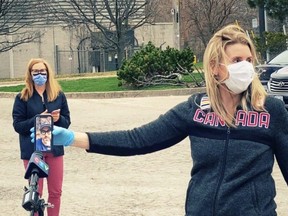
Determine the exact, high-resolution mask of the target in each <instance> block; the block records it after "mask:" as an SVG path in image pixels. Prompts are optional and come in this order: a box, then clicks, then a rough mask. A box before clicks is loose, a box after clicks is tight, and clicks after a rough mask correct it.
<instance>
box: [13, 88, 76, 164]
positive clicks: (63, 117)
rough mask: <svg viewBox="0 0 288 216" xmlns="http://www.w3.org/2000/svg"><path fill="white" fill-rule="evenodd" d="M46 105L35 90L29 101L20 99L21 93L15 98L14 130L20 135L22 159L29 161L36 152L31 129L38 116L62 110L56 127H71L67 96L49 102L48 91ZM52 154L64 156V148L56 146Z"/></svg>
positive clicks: (55, 123) (62, 95)
mask: <svg viewBox="0 0 288 216" xmlns="http://www.w3.org/2000/svg"><path fill="white" fill-rule="evenodd" d="M43 96H44V103H43V102H42V98H41V96H40V95H39V94H38V93H37V91H35V90H34V92H33V95H32V97H31V98H29V99H28V101H23V100H21V99H20V93H19V94H18V95H17V96H16V97H15V101H14V105H13V111H12V117H13V127H14V130H15V131H16V132H17V133H18V134H19V141H20V151H21V159H25V160H29V159H30V157H31V155H32V153H33V152H34V144H33V143H32V142H31V137H30V134H31V132H30V129H31V128H32V127H34V120H35V116H36V115H37V114H40V113H42V112H44V111H45V110H46V109H47V110H48V112H52V111H53V110H56V109H61V111H60V118H59V120H58V121H57V122H54V125H57V126H61V127H64V128H68V127H69V125H70V123H71V122H70V111H69V107H68V103H67V99H66V96H65V94H64V93H63V92H60V94H59V96H58V97H57V98H56V100H54V101H53V102H48V101H47V94H46V91H45V92H44V93H43ZM52 153H53V155H54V156H61V155H64V148H63V146H54V148H53V150H52Z"/></svg>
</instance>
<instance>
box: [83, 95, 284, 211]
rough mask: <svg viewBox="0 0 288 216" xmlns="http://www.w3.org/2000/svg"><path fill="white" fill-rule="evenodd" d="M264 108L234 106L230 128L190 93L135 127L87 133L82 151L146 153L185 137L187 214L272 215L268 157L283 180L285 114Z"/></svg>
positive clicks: (272, 104) (269, 105) (278, 105)
mask: <svg viewBox="0 0 288 216" xmlns="http://www.w3.org/2000/svg"><path fill="white" fill-rule="evenodd" d="M206 98H207V97H206ZM203 99H204V100H203ZM201 101H202V102H203V103H202V102H201ZM202 105H203V106H202ZM265 108H266V110H267V112H257V111H253V110H249V111H247V112H245V111H243V110H241V109H240V108H239V109H238V110H237V112H236V115H235V119H236V121H235V124H236V126H237V127H236V128H232V127H231V128H230V127H227V126H226V125H225V124H224V122H223V121H222V120H221V119H220V118H219V117H218V116H217V115H215V113H214V112H212V111H211V110H210V109H209V106H207V104H205V96H203V95H202V94H196V95H193V96H191V97H190V98H189V99H188V100H187V101H186V102H183V103H180V104H179V105H177V106H175V107H174V108H172V109H170V110H169V111H168V112H166V113H165V114H164V115H161V116H160V117H159V118H158V119H156V120H155V121H152V122H150V123H148V124H145V125H143V126H141V127H138V128H134V129H132V130H128V131H114V132H97V133H96V132H91V133H87V134H88V137H89V141H90V149H89V150H88V152H95V153H100V154H107V155H119V156H130V155H139V154H147V153H151V152H155V151H158V150H161V149H165V148H168V147H170V146H172V145H175V144H177V143H179V142H180V141H181V140H183V139H184V138H186V137H187V136H189V138H190V141H191V156H192V160H193V167H192V172H191V180H190V182H189V186H188V189H187V197H186V206H185V211H186V215H187V216H216V215H217V216H235V215H237V216H241V215H243V216H256V215H257V216H259V215H261V216H266V215H267V216H273V215H276V204H275V201H274V198H275V195H276V190H275V183H274V180H273V178H272V169H273V165H274V156H275V157H276V159H277V162H278V164H279V167H280V169H281V171H282V174H283V176H284V179H285V181H286V182H288V127H287V126H288V113H287V111H286V109H285V108H284V104H283V102H282V101H280V100H278V99H275V98H272V97H268V98H267V99H266V102H265Z"/></svg>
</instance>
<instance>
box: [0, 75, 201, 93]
mask: <svg viewBox="0 0 288 216" xmlns="http://www.w3.org/2000/svg"><path fill="white" fill-rule="evenodd" d="M194 75H195V77H196V79H197V80H199V79H201V76H200V74H198V73H194ZM6 81H7V80H6ZM58 81H59V84H60V85H61V87H62V89H63V91H64V92H107V91H131V90H164V89H175V88H185V87H183V86H169V85H166V86H164V85H160V86H151V87H145V88H139V89H137V88H131V87H125V86H118V83H119V80H118V79H117V77H116V76H113V77H95V78H94V77H92V78H87V77H85V76H83V77H82V78H81V77H79V79H78V77H77V78H74V79H59V80H58ZM184 81H185V82H186V83H192V82H193V79H192V78H191V76H184ZM23 87H24V85H15V86H2V87H0V92H20V91H21V90H22V89H23Z"/></svg>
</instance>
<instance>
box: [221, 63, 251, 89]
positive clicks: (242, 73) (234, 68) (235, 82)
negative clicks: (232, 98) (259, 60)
mask: <svg viewBox="0 0 288 216" xmlns="http://www.w3.org/2000/svg"><path fill="white" fill-rule="evenodd" d="M227 69H228V73H229V77H228V79H226V80H224V81H223V83H225V85H226V86H227V88H228V89H230V90H231V91H232V92H233V93H235V94H240V93H242V92H244V91H246V90H247V88H248V86H249V85H250V84H251V82H252V80H253V78H254V75H255V71H254V66H253V64H251V63H250V62H247V61H241V62H237V63H234V64H230V65H228V66H227Z"/></svg>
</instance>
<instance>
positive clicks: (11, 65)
mask: <svg viewBox="0 0 288 216" xmlns="http://www.w3.org/2000/svg"><path fill="white" fill-rule="evenodd" d="M38 30H39V31H40V32H41V34H43V35H42V36H41V38H40V39H39V40H37V41H34V42H31V43H28V44H22V45H19V46H17V47H15V48H13V49H12V50H10V51H7V52H5V53H0V62H1V63H2V64H0V78H19V77H24V74H25V69H26V66H27V63H28V62H29V60H30V59H31V58H38V57H40V58H44V59H46V60H47V61H48V62H49V63H50V64H51V66H52V68H54V70H55V71H56V72H57V73H58V74H71V73H77V72H78V58H77V46H78V44H79V41H80V39H79V38H78V37H77V33H76V32H74V31H72V30H68V29H64V28H63V27H61V26H50V27H39V28H38ZM174 35H175V34H174V28H173V23H159V24H156V25H149V26H142V27H140V28H138V29H136V31H135V37H136V38H137V40H138V43H139V45H142V44H147V43H148V42H149V41H152V42H153V43H154V44H155V45H156V46H160V45H162V48H165V47H167V46H170V47H174V45H175V40H174V38H175V37H174ZM56 50H59V51H65V52H60V54H59V52H56ZM57 54H58V55H57Z"/></svg>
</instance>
